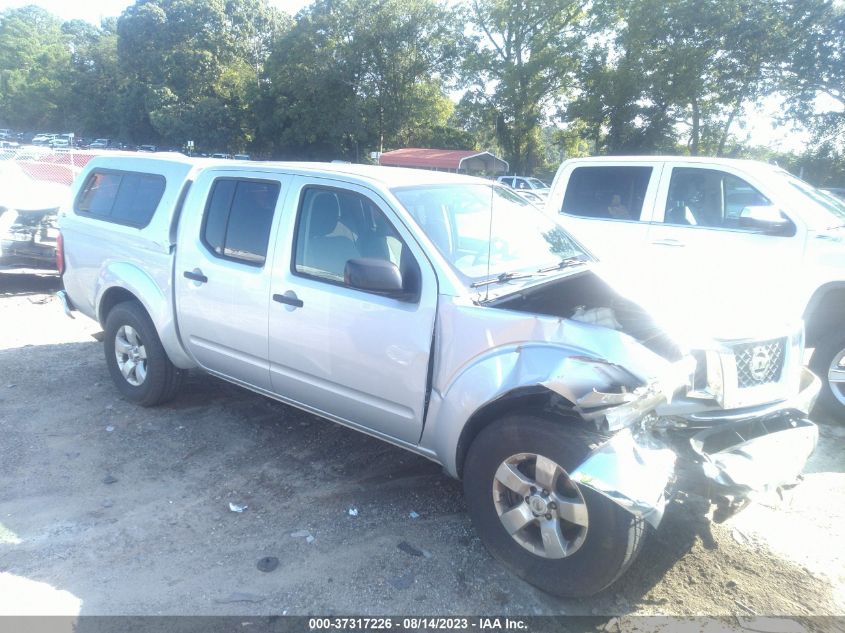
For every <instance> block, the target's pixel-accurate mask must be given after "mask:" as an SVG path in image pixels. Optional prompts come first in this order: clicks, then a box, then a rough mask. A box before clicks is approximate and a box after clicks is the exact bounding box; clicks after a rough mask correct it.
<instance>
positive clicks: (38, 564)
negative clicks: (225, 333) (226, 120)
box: [0, 273, 845, 630]
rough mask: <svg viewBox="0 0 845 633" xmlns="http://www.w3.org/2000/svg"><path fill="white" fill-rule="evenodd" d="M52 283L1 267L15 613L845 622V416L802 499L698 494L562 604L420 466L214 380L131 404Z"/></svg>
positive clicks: (1, 431) (5, 600) (1, 568)
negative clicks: (509, 564) (728, 501)
mask: <svg viewBox="0 0 845 633" xmlns="http://www.w3.org/2000/svg"><path fill="white" fill-rule="evenodd" d="M57 284H58V281H57V279H56V278H54V277H50V276H38V275H21V274H11V273H0V323H2V328H0V614H26V613H70V614H77V613H81V614H98V615H102V614H145V615H159V614H228V615H240V614H251V615H261V614H282V613H287V614H311V613H353V614H370V615H375V614H485V615H487V614H491V613H495V614H502V615H507V614H520V615H534V614H536V615H540V614H576V615H579V614H580V615H601V616H631V615H643V614H646V615H649V614H672V615H718V616H733V615H738V616H743V617H746V616H749V615H752V614H756V615H786V616H792V617H796V618H805V617H807V616H818V615H841V614H845V561H843V558H845V555H843V552H845V548H843V547H842V542H843V537H845V521H843V509H845V450H843V449H845V426H843V425H842V423H841V422H836V421H832V420H824V419H821V418H817V421H819V422H820V423H821V441H820V445H819V448H818V450H817V452H816V454H815V455H814V457H813V460H812V462H811V463H810V464H809V467H808V469H807V474H806V476H805V480H804V481H803V482H802V483H801V484H800V485H799V486H797V487H796V488H795V489H793V490H792V491H790V493H789V494H788V496H787V497H786V498H785V499H783V500H773V501H772V502H771V503H770V504H767V505H759V504H758V505H754V506H752V507H750V508H748V509H746V510H744V511H743V512H741V513H740V514H738V515H737V516H735V517H732V518H730V519H729V520H727V521H726V522H724V523H720V524H716V523H712V522H710V521H709V520H708V513H709V510H710V509H709V507H708V504H707V503H706V502H705V501H704V500H703V499H701V498H700V497H696V496H694V495H688V496H684V497H681V498H679V499H677V500H676V501H674V502H673V503H672V504H671V505H670V507H669V508H668V510H667V512H666V516H665V518H664V521H663V524H662V525H661V528H660V530H659V531H657V532H656V533H654V534H653V535H651V538H650V539H649V541H648V542H647V544H646V547H645V549H644V551H643V552H642V554H641V556H640V557H639V559H638V561H637V562H636V563H635V564H634V566H633V567H632V568H631V569H630V570H629V571H628V572H627V573H626V575H625V576H623V578H622V579H621V580H620V581H619V582H618V583H617V584H615V585H614V586H613V587H611V588H610V589H609V590H607V591H605V592H604V593H603V594H601V595H599V596H596V597H594V598H591V599H585V600H560V599H557V598H553V597H551V596H548V595H546V594H544V593H542V592H539V591H537V590H536V589H534V588H533V587H531V586H529V585H527V584H525V583H524V582H522V581H520V580H518V579H516V578H514V577H513V576H511V575H510V574H509V573H508V572H506V571H505V570H504V569H503V568H502V567H500V566H499V565H498V564H497V563H496V562H495V561H494V560H492V558H491V557H490V556H489V555H488V554H487V552H486V550H485V549H484V547H483V546H482V544H481V542H480V541H479V540H478V538H477V537H476V535H475V533H474V532H473V529H472V526H471V525H470V521H469V517H468V516H467V514H466V511H465V506H464V502H463V499H462V495H461V486H460V484H459V483H457V482H455V481H453V480H451V479H450V478H448V477H447V476H445V475H444V474H443V473H442V472H441V470H440V469H439V468H438V467H437V466H436V465H435V464H433V463H430V462H428V461H426V460H424V459H422V458H419V457H416V456H414V455H411V454H409V453H406V452H404V451H401V450H400V449H397V448H394V447H392V446H390V445H387V444H384V443H382V442H380V441H378V440H375V439H372V438H369V437H366V436H364V435H362V434H359V433H356V432H354V431H350V430H347V429H345V428H343V427H341V426H338V425H335V424H332V423H330V422H326V421H323V420H320V419H318V418H315V417H313V416H311V415H308V414H305V413H302V412H300V411H298V410H295V409H293V408H290V407H287V406H285V405H282V404H279V403H276V402H273V401H271V400H268V399H265V398H262V397H260V396H258V395H255V394H252V393H250V392H247V391H244V390H241V389H239V388H237V387H234V386H231V385H229V384H227V383H224V382H221V381H219V380H217V379H215V378H211V377H209V376H206V375H203V374H201V373H199V372H193V373H192V374H191V376H190V378H189V381H188V384H187V385H186V387H185V388H184V390H183V392H182V394H181V395H180V396H179V397H178V398H177V399H176V400H175V401H174V402H172V403H170V404H168V405H166V406H163V407H159V408H155V409H142V408H139V407H136V406H133V405H131V404H129V403H126V402H124V401H122V400H121V399H120V398H119V397H118V395H117V392H116V390H115V389H114V388H113V387H112V385H111V382H110V379H109V376H108V373H107V370H106V366H105V363H104V361H103V358H102V347H101V344H100V343H99V342H97V340H96V336H97V334H98V331H99V327H98V325H97V324H95V323H93V322H91V321H89V320H87V319H85V318H84V317H81V316H79V317H77V319H75V320H70V319H67V318H66V317H65V316H64V315H63V314H62V313H61V310H60V308H59V305H58V303H57V302H56V300H55V299H53V298H52V297H51V296H50V294H49V293H51V292H53V291H54V290H55V289H56V288H57ZM230 503H232V504H236V505H238V506H246V509H245V510H244V511H243V512H241V513H238V512H233V511H231V510H230V505H229V504H230ZM350 509H355V510H357V516H351V514H350ZM412 513H414V514H413V515H412ZM352 514H354V512H353V513H352ZM265 557H273V558H275V559H278V566H277V567H276V568H275V569H274V570H272V571H269V572H262V571H260V570H259V569H258V568H257V564H258V563H259V561H260V560H261V559H263V558H265ZM615 622H616V624H615V626H617V627H618V628H619V630H622V629H623V628H626V627H625V626H622V624H620V623H623V624H624V623H625V622H628V625H627V628H628V629H630V630H636V626H637V625H636V624H635V622H636V620H634V619H626V618H624V617H623V618H622V619H621V620H616V621H615Z"/></svg>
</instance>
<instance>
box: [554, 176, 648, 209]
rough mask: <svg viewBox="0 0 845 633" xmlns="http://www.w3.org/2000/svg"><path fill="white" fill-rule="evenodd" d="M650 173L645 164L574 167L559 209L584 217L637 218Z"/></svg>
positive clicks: (641, 207)
mask: <svg viewBox="0 0 845 633" xmlns="http://www.w3.org/2000/svg"><path fill="white" fill-rule="evenodd" d="M651 173H652V168H651V167H646V166H633V165H632V166H630V167H626V166H619V167H603V166H602V167H599V166H596V167H576V168H575V169H573V170H572V173H571V174H570V175H569V182H568V183H567V185H566V194H565V195H564V198H563V208H562V209H561V211H562V212H563V213H567V214H569V215H577V216H580V217H585V218H601V219H606V220H607V219H610V220H639V219H640V216H641V215H642V212H643V202H644V201H645V194H646V191H647V190H648V183H649V181H650V180H651Z"/></svg>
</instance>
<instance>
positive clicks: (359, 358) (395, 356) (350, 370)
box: [269, 176, 437, 443]
mask: <svg viewBox="0 0 845 633" xmlns="http://www.w3.org/2000/svg"><path fill="white" fill-rule="evenodd" d="M358 257H369V258H377V259H383V260H388V261H391V262H393V263H394V264H396V265H397V266H399V268H400V270H401V272H402V275H403V279H404V284H405V290H406V294H407V296H406V297H404V298H401V299H400V298H393V297H388V296H381V295H378V294H374V293H370V292H365V291H362V290H357V289H355V288H352V287H349V286H348V285H347V284H346V283H345V281H344V274H343V273H344V267H345V263H346V261H348V260H349V259H353V258H358ZM273 270H274V274H273V279H272V292H271V294H272V297H273V300H272V301H271V304H270V324H269V332H270V334H269V336H270V374H271V381H272V387H273V390H274V391H275V392H276V394H278V396H279V397H281V398H283V399H286V400H289V401H291V402H295V403H298V404H300V405H303V406H305V407H306V408H309V409H311V410H314V411H317V412H319V413H321V414H323V415H327V416H328V417H331V418H334V419H336V420H338V421H341V422H344V423H347V424H350V425H353V426H357V427H360V428H365V429H368V430H371V431H376V432H377V433H380V434H383V435H387V436H390V437H392V438H396V439H399V440H402V441H405V442H410V443H417V442H418V441H419V437H420V434H421V432H422V424H423V417H424V412H425V403H426V394H427V383H428V375H429V355H430V351H431V345H432V336H433V331H434V319H435V314H436V308H437V279H436V277H435V274H434V270H433V268H432V267H431V265H430V263H429V262H428V260H427V258H426V257H425V256H424V254H423V252H422V251H421V250H420V248H419V246H418V245H417V244H416V243H415V241H414V238H413V235H412V234H411V233H410V232H409V231H408V230H407V228H406V227H405V226H404V225H403V224H402V223H401V221H399V219H398V218H397V216H396V214H395V213H394V212H393V210H392V209H391V207H390V206H389V205H388V204H387V202H386V201H385V200H384V198H382V197H381V196H380V195H379V194H377V193H375V192H373V191H372V190H370V189H367V188H365V187H362V186H358V185H355V184H352V183H346V182H342V181H338V180H334V179H323V178H317V177H305V176H302V177H298V178H297V179H296V181H295V183H294V184H293V185H292V187H291V193H290V196H289V199H288V205H287V208H286V209H285V213H284V222H283V225H282V228H281V229H280V231H279V239H278V240H277V247H276V254H275V263H274V267H273Z"/></svg>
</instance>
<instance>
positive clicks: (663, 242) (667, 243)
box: [652, 237, 686, 248]
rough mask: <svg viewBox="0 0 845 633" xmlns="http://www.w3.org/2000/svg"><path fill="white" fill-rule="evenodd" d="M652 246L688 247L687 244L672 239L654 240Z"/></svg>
mask: <svg viewBox="0 0 845 633" xmlns="http://www.w3.org/2000/svg"><path fill="white" fill-rule="evenodd" d="M652 244H655V245H657V246H674V247H676V248H679V247H684V246H686V244H684V243H683V242H682V241H680V240H675V239H672V238H671V237H669V238H666V239H665V240H654V241H653V242H652Z"/></svg>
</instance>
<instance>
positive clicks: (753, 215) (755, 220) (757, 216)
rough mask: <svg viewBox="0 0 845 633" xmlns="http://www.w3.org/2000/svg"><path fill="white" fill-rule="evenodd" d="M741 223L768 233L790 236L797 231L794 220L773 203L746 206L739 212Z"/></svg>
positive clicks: (744, 226)
mask: <svg viewBox="0 0 845 633" xmlns="http://www.w3.org/2000/svg"><path fill="white" fill-rule="evenodd" d="M739 225H740V226H741V227H743V228H747V229H754V230H757V231H762V232H763V233H766V234H767V235H782V236H790V235H793V234H794V232H795V228H794V226H793V224H792V222H790V221H789V220H788V219H787V218H786V217H784V215H783V214H782V213H781V212H780V209H778V208H777V207H775V206H771V205H764V206H751V207H744V208H743V209H742V211H741V212H740V214H739Z"/></svg>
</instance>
